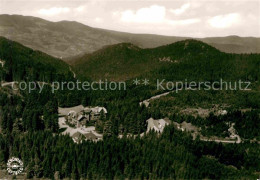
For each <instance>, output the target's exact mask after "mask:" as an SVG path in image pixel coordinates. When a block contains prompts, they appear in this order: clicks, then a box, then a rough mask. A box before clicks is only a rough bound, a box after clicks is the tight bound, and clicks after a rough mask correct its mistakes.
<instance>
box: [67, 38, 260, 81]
mask: <svg viewBox="0 0 260 180" xmlns="http://www.w3.org/2000/svg"><path fill="white" fill-rule="evenodd" d="M71 63H72V65H73V67H74V69H75V71H76V72H77V73H78V75H79V76H80V77H82V78H86V77H87V78H91V79H93V80H99V79H109V80H127V79H132V78H135V77H138V76H144V77H148V78H155V77H156V78H158V79H160V78H163V79H167V80H185V79H188V80H189V81H191V80H201V81H203V80H204V81H206V80H208V81H213V80H219V79H220V78H222V79H225V80H238V79H243V80H249V81H253V82H254V81H258V80H259V78H260V71H258V70H259V69H260V55H259V54H248V55H238V54H227V53H223V52H220V51H219V50H217V49H216V48H214V47H211V46H209V45H207V44H205V43H203V42H201V41H197V40H185V41H179V42H176V43H173V44H169V45H165V46H161V47H158V48H153V49H141V48H138V47H137V46H134V45H133V44H127V43H123V44H117V45H112V46H108V47H105V48H104V49H102V50H99V51H97V52H94V53H92V54H87V55H85V56H83V57H79V58H76V59H74V60H73V61H72V62H71Z"/></svg>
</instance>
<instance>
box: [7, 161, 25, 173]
mask: <svg viewBox="0 0 260 180" xmlns="http://www.w3.org/2000/svg"><path fill="white" fill-rule="evenodd" d="M7 172H8V173H9V174H12V175H18V174H20V173H22V172H23V162H22V161H21V160H20V159H19V158H16V157H12V158H10V159H8V162H7Z"/></svg>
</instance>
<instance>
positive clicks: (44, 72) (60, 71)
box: [0, 37, 73, 82]
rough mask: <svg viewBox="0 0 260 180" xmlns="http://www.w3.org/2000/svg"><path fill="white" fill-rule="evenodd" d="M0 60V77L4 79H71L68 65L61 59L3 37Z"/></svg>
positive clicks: (71, 75)
mask: <svg viewBox="0 0 260 180" xmlns="http://www.w3.org/2000/svg"><path fill="white" fill-rule="evenodd" d="M0 61H1V66H0V78H1V80H4V81H9V82H10V81H21V80H26V81H27V80H31V81H32V80H33V81H34V80H35V81H44V82H51V81H57V80H64V79H66V80H68V79H73V74H72V72H71V71H70V69H69V65H68V64H66V63H65V62H63V61H62V60H60V59H57V58H54V57H52V56H50V55H47V54H45V53H42V52H40V51H35V50H32V49H30V48H27V47H25V46H23V45H21V44H20V43H17V42H14V41H11V40H8V39H6V38H4V37H0Z"/></svg>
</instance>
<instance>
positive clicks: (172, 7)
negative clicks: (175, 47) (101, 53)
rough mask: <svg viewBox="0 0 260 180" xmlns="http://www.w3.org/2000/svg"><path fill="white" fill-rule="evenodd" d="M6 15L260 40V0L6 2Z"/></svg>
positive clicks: (2, 5)
mask: <svg viewBox="0 0 260 180" xmlns="http://www.w3.org/2000/svg"><path fill="white" fill-rule="evenodd" d="M0 14H19V15H29V16H36V17H40V18H43V19H47V20H50V21H61V20H70V21H78V22H81V23H83V24H86V25H89V26H92V27H98V28H104V29H111V30H117V31H124V32H131V33H149V34H161V35H170V36H188V37H210V36H211V37H212V36H228V35H238V36H254V37H260V0H251V1H250V0H231V1H223V0H214V1H213V0H200V1H199V0H160V1H159V0H157V1H150V0H141V1H140V0H113V1H112V0H95V1H94V0H85V1H82V0H81V1H79V0H66V1H61V0H45V1H44V0H30V1H26V0H0Z"/></svg>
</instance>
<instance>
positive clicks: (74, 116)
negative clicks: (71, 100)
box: [59, 105, 107, 127]
mask: <svg viewBox="0 0 260 180" xmlns="http://www.w3.org/2000/svg"><path fill="white" fill-rule="evenodd" d="M106 114H107V110H106V108H104V107H99V106H96V107H84V106H82V105H79V106H75V107H70V108H59V116H60V117H65V119H66V121H67V122H68V123H69V124H71V125H75V126H76V127H82V126H85V125H86V124H87V123H88V122H90V123H93V124H95V123H96V122H97V121H99V120H102V118H105V117H106Z"/></svg>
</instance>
